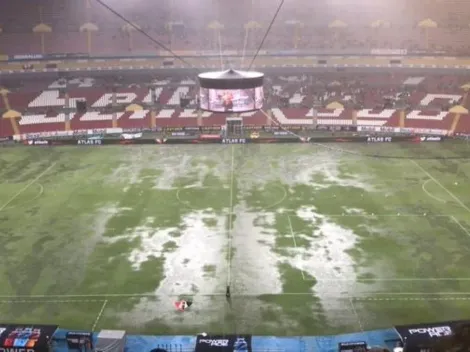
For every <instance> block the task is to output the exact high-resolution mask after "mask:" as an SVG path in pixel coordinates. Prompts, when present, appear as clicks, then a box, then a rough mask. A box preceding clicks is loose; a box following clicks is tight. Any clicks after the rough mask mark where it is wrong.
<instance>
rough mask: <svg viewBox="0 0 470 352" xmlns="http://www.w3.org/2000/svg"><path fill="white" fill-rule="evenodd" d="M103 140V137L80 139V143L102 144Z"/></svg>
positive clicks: (78, 142)
mask: <svg viewBox="0 0 470 352" xmlns="http://www.w3.org/2000/svg"><path fill="white" fill-rule="evenodd" d="M102 143H103V141H102V140H101V139H79V140H78V141H77V144H78V145H101V144H102Z"/></svg>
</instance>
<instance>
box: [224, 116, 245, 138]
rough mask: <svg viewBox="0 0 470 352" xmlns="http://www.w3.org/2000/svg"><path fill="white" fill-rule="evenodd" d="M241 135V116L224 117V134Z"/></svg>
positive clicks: (230, 135) (227, 135) (228, 135)
mask: <svg viewBox="0 0 470 352" xmlns="http://www.w3.org/2000/svg"><path fill="white" fill-rule="evenodd" d="M242 135H243V119H242V118H241V117H227V118H226V119H225V136H226V137H240V136H242Z"/></svg>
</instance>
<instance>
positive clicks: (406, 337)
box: [395, 320, 470, 352]
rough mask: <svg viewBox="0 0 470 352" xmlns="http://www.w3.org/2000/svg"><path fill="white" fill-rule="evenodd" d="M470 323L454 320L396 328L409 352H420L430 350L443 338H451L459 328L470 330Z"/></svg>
mask: <svg viewBox="0 0 470 352" xmlns="http://www.w3.org/2000/svg"><path fill="white" fill-rule="evenodd" d="M469 324H470V321H468V320H454V321H446V322H441V323H428V324H427V323H423V324H412V325H399V326H395V330H396V332H397V333H398V335H400V338H401V340H402V341H403V342H404V343H405V350H406V351H407V352H415V351H416V352H418V351H421V350H422V349H423V348H430V347H431V346H432V345H433V344H434V343H435V342H436V341H438V340H439V339H440V338H442V337H446V336H451V335H453V334H454V332H455V331H456V330H458V329H459V328H464V327H466V328H468V327H469Z"/></svg>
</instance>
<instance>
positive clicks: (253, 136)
mask: <svg viewBox="0 0 470 352" xmlns="http://www.w3.org/2000/svg"><path fill="white" fill-rule="evenodd" d="M250 138H252V139H257V138H259V132H256V131H255V132H251V134H250Z"/></svg>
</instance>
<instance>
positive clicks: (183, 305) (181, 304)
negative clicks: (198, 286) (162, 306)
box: [175, 299, 193, 312]
mask: <svg viewBox="0 0 470 352" xmlns="http://www.w3.org/2000/svg"><path fill="white" fill-rule="evenodd" d="M192 304H193V302H192V301H190V300H187V301H185V300H184V299H182V300H181V301H177V302H175V308H176V309H177V310H179V311H180V312H184V311H185V310H187V309H188V308H189V307H191V305H192Z"/></svg>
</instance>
